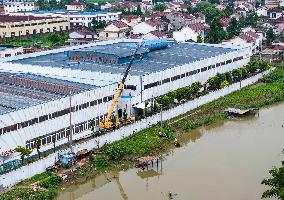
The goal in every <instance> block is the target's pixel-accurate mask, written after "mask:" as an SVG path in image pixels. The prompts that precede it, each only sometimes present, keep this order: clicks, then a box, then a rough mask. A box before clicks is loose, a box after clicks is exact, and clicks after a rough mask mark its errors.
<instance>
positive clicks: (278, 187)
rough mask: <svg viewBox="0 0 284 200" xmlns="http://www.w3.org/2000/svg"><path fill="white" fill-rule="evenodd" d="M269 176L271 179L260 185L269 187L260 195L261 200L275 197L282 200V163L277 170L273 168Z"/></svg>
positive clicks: (283, 193) (283, 170)
mask: <svg viewBox="0 0 284 200" xmlns="http://www.w3.org/2000/svg"><path fill="white" fill-rule="evenodd" d="M269 174H270V175H271V177H270V178H268V179H264V180H263V181H262V182H261V184H263V185H266V186H269V187H270V189H268V190H266V191H265V192H264V193H263V194H262V198H271V197H276V198H278V199H280V200H284V161H282V165H281V166H280V167H279V168H276V167H273V168H272V169H271V170H270V171H269Z"/></svg>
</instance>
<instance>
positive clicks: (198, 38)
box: [197, 34, 203, 43]
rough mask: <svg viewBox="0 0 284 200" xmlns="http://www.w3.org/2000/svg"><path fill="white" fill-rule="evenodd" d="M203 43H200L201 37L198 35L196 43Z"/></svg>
mask: <svg viewBox="0 0 284 200" xmlns="http://www.w3.org/2000/svg"><path fill="white" fill-rule="evenodd" d="M202 42H203V41H202V37H201V35H200V34H199V35H198V36H197V43H202Z"/></svg>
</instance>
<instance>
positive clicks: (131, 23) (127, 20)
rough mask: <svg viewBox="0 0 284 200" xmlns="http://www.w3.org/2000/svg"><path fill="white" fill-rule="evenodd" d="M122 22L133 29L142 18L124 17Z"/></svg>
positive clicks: (134, 16)
mask: <svg viewBox="0 0 284 200" xmlns="http://www.w3.org/2000/svg"><path fill="white" fill-rule="evenodd" d="M121 21H122V22H124V23H125V24H127V25H128V26H130V27H133V26H135V25H137V24H139V23H140V22H141V18H140V17H139V16H138V15H124V16H123V17H122V18H121Z"/></svg>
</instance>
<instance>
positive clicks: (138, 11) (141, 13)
mask: <svg viewBox="0 0 284 200" xmlns="http://www.w3.org/2000/svg"><path fill="white" fill-rule="evenodd" d="M133 14H136V15H139V16H142V15H143V12H142V10H141V6H140V4H138V5H137V10H136V11H135V12H134V13H133Z"/></svg>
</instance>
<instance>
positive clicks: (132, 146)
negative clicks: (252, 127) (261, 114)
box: [0, 69, 284, 200]
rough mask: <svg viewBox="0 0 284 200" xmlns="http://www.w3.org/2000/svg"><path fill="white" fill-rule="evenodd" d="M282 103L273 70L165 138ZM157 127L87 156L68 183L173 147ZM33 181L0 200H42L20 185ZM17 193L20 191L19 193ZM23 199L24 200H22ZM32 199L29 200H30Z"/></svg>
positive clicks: (283, 85)
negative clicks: (229, 113) (235, 112)
mask: <svg viewBox="0 0 284 200" xmlns="http://www.w3.org/2000/svg"><path fill="white" fill-rule="evenodd" d="M283 100H284V70H281V69H277V70H276V71H274V72H273V73H272V74H271V75H269V76H268V77H266V78H265V79H263V80H262V81H261V82H259V83H257V84H255V85H252V86H249V87H247V88H243V89H241V90H240V91H237V92H234V93H232V94H230V95H227V96H225V97H223V98H220V99H218V100H216V101H213V102H211V103H208V104H206V105H204V106H201V107H199V108H197V109H195V110H193V111H191V112H188V113H185V114H184V115H182V116H179V117H177V118H175V119H172V120H170V121H169V122H168V124H169V125H168V126H166V127H165V129H166V130H167V133H168V134H167V135H168V138H169V139H171V138H172V134H173V132H172V131H171V130H174V132H176V133H178V134H177V138H179V137H180V136H181V135H182V134H183V133H184V132H185V131H186V132H188V131H189V130H192V129H194V128H197V127H199V126H202V125H207V124H210V123H213V122H216V121H217V120H220V119H224V118H225V111H224V109H225V108H227V107H239V108H251V107H258V108H262V107H264V106H265V105H271V104H273V103H276V102H280V101H283ZM159 130H160V128H159V126H158V125H157V126H154V127H150V128H149V129H147V130H144V131H141V132H139V133H137V134H135V135H133V136H131V137H128V138H125V139H123V140H120V141H118V142H115V143H112V144H109V145H107V146H105V147H103V149H102V150H101V151H100V153H99V154H98V155H91V156H90V161H89V162H87V163H86V164H84V165H83V166H81V167H80V168H78V169H77V170H76V171H74V172H73V176H72V177H71V181H83V180H86V179H87V178H91V177H93V176H95V175H96V174H98V173H100V172H102V171H105V170H109V169H113V168H115V169H116V170H121V169H127V168H128V167H130V166H132V163H133V161H134V160H135V159H136V158H137V157H139V156H143V155H161V154H162V153H165V152H167V151H169V150H170V149H172V148H174V145H173V144H172V142H171V140H168V139H166V138H164V137H159V136H158V135H157V133H158V132H159ZM32 183H34V182H33V181H30V182H28V183H27V182H26V181H25V182H24V183H20V184H18V185H17V187H16V188H14V189H12V190H10V191H8V192H7V193H6V194H5V195H4V194H2V195H1V197H0V199H1V200H2V199H5V200H6V199H16V198H20V199H42V198H41V197H40V195H38V194H39V192H34V191H33V190H31V189H26V188H24V187H23V186H26V185H27V184H32ZM19 191H21V192H19ZM49 191H51V192H52V194H53V195H50V196H46V197H45V198H44V199H53V198H54V197H55V195H56V193H55V192H54V190H49V189H42V191H41V192H42V193H48V192H49ZM26 197H27V198H26ZM31 197H32V198H31Z"/></svg>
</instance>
